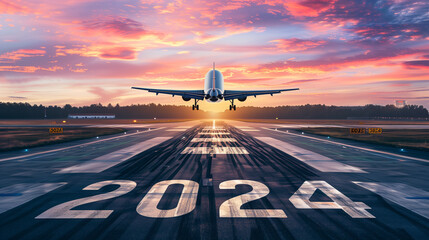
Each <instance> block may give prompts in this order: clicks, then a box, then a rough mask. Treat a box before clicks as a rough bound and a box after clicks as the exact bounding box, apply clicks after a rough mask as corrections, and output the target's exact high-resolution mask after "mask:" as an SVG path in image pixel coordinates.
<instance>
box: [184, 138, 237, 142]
mask: <svg viewBox="0 0 429 240" xmlns="http://www.w3.org/2000/svg"><path fill="white" fill-rule="evenodd" d="M191 142H237V140H236V139H235V138H219V137H211V138H193V139H192V140H191Z"/></svg>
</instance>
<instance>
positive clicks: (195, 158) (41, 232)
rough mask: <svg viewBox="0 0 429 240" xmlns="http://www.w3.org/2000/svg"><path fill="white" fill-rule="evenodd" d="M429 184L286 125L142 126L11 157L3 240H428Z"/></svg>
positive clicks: (416, 154) (394, 159) (0, 192)
mask: <svg viewBox="0 0 429 240" xmlns="http://www.w3.org/2000/svg"><path fill="white" fill-rule="evenodd" d="M122 127H123V126H122ZM125 127H126V126H125ZM428 173H429V154H428V153H427V152H421V151H413V150H406V151H405V152H402V151H400V150H399V149H396V148H393V147H386V146H377V145H372V144H365V143H359V142H354V141H349V140H339V139H332V138H330V139H328V138H326V137H323V136H316V135H310V134H305V135H304V134H302V133H301V132H297V131H296V130H294V128H293V127H288V126H287V125H274V124H262V123H247V122H236V121H216V122H213V121H205V122H203V121H194V122H181V123H165V124H147V125H144V124H142V125H139V126H138V127H134V128H132V129H130V130H129V131H127V132H126V133H122V134H118V135H112V136H104V137H100V138H94V139H87V140H81V141H76V142H69V143H63V144H57V145H50V146H44V147H38V148H34V149H30V151H28V152H23V151H14V152H6V153H1V154H0V176H1V177H0V214H1V215H0V239H427V237H428V236H429V184H428V183H429V174H428Z"/></svg>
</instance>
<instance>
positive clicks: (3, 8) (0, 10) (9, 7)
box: [0, 0, 29, 14]
mask: <svg viewBox="0 0 429 240" xmlns="http://www.w3.org/2000/svg"><path fill="white" fill-rule="evenodd" d="M17 3H19V1H18V2H16V1H7V0H6V1H5V0H0V14H15V13H27V12H29V9H28V8H26V7H23V6H22V4H17Z"/></svg>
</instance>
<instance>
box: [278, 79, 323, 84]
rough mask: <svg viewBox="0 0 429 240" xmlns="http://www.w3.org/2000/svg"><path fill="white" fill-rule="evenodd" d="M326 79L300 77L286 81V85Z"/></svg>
mask: <svg viewBox="0 0 429 240" xmlns="http://www.w3.org/2000/svg"><path fill="white" fill-rule="evenodd" d="M322 80H325V79H299V80H293V81H290V82H286V83H284V84H285V85H293V84H297V83H308V82H318V81H322Z"/></svg>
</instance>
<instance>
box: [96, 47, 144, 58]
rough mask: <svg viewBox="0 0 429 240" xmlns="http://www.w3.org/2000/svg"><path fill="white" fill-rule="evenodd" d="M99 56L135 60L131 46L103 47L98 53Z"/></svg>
mask: <svg viewBox="0 0 429 240" xmlns="http://www.w3.org/2000/svg"><path fill="white" fill-rule="evenodd" d="M100 57H101V58H104V59H116V60H135V59H136V52H135V50H134V49H133V48H128V47H116V48H111V49H104V50H103V52H102V53H101V54H100Z"/></svg>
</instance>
